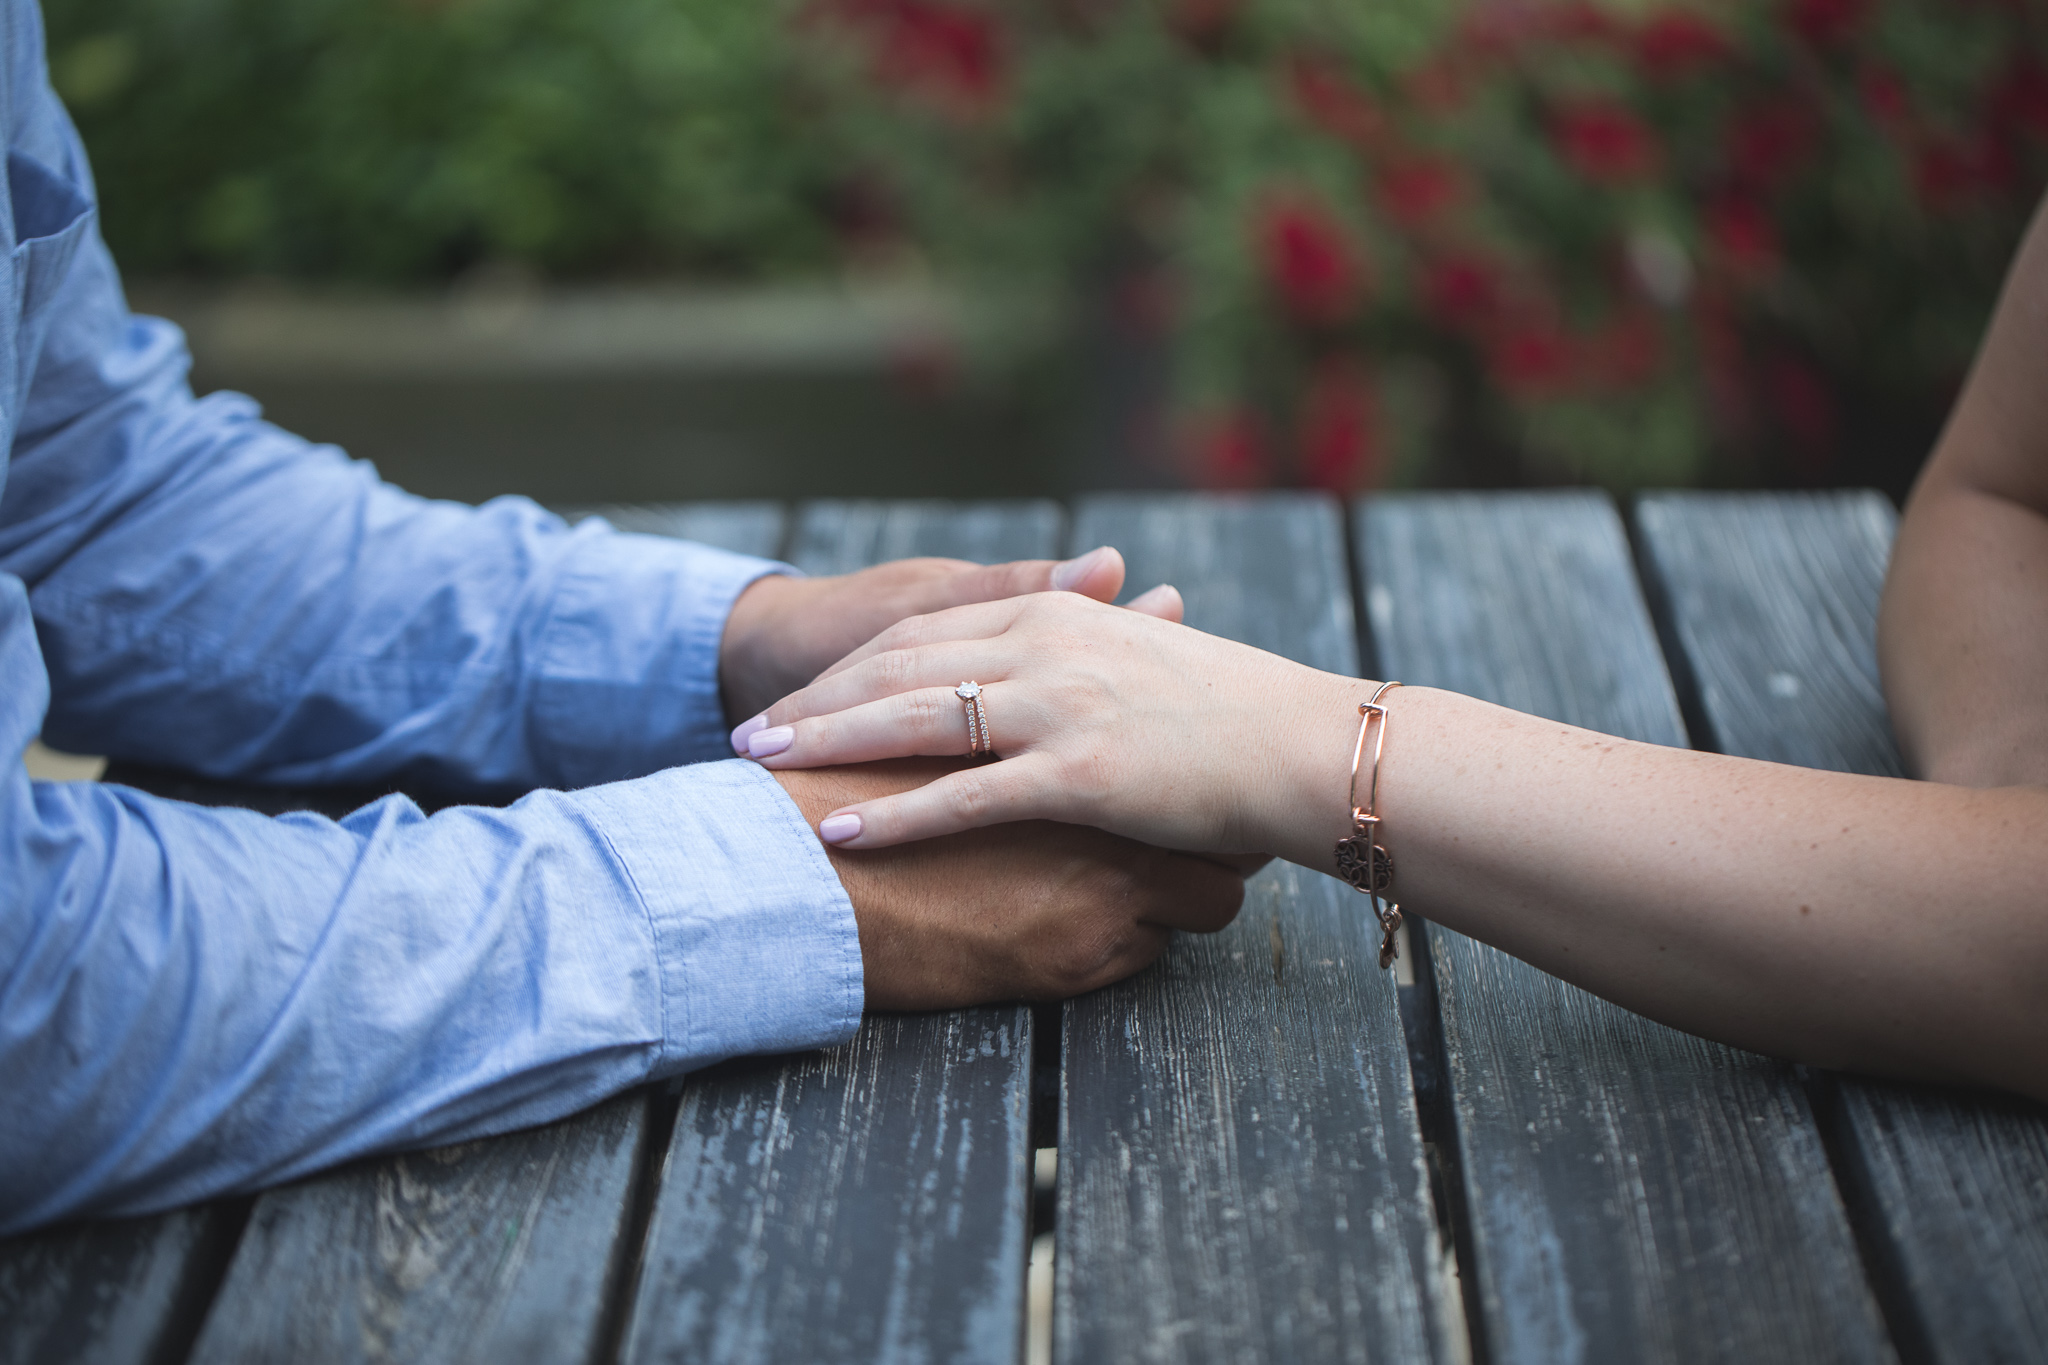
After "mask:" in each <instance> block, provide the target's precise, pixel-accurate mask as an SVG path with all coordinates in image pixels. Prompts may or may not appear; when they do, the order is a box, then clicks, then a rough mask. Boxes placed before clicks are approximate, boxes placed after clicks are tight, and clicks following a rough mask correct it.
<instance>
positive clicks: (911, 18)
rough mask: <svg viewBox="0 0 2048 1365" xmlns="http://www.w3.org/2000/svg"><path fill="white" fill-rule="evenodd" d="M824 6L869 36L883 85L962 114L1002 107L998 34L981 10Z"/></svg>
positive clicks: (865, 2)
mask: <svg viewBox="0 0 2048 1365" xmlns="http://www.w3.org/2000/svg"><path fill="white" fill-rule="evenodd" d="M825 8H826V10H827V11H828V12H830V13H833V14H836V15H837V16H838V17H840V18H842V19H844V20H845V21H847V22H848V23H850V24H853V25H855V26H858V27H861V28H864V29H866V30H867V31H868V32H869V34H870V35H871V39H872V42H873V69H874V77H875V80H876V81H877V82H879V83H881V84H882V85H885V86H890V87H897V86H900V87H903V88H905V89H909V90H915V91H917V92H919V93H921V94H923V95H926V96H928V97H930V98H932V99H934V100H936V101H937V102H939V103H940V104H941V105H943V106H944V107H946V108H948V109H950V110H952V111H953V112H955V113H958V114H962V115H966V116H979V115H982V114H985V113H987V112H989V111H990V110H991V109H993V108H994V107H995V106H996V105H998V104H999V103H1001V100H1002V95H1003V85H1004V79H1005V71H1004V64H1003V53H1002V35H1001V32H1000V31H999V30H998V28H997V26H996V21H995V18H994V16H992V15H990V14H989V13H988V12H986V11H985V10H981V9H977V8H974V7H971V6H968V5H964V4H958V3H949V2H948V0H826V4H825Z"/></svg>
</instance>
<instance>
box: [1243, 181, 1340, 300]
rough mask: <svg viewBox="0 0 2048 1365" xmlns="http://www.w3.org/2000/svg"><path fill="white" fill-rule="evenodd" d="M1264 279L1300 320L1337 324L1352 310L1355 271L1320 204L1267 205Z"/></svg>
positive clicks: (1336, 226)
mask: <svg viewBox="0 0 2048 1365" xmlns="http://www.w3.org/2000/svg"><path fill="white" fill-rule="evenodd" d="M1259 248H1260V252H1261V254H1262V257H1263V259H1264V261H1265V266H1266V275H1267V277H1268V278H1269V279H1270V280H1271V281H1272V282H1273V287H1274V288H1275V289H1276V290H1278V291H1279V294H1280V298H1281V300H1282V301H1283V302H1284V303H1285V304H1286V305H1287V311H1288V312H1290V313H1292V314H1293V315H1294V316H1295V318H1297V319H1298V320H1300V321H1302V322H1308V323H1318V324H1329V323H1336V322H1342V321H1343V320H1344V319H1345V318H1346V317H1349V316H1350V314H1351V312H1352V310H1353V308H1355V307H1356V306H1357V303H1358V295H1359V271H1358V267H1357V265H1356V264H1355V263H1354V261H1353V259H1352V254H1351V248H1350V245H1349V244H1348V243H1347V242H1346V241H1345V239H1344V229H1343V226H1342V225H1341V224H1340V223H1338V222H1337V220H1336V218H1335V216H1334V215H1332V214H1331V213H1330V211H1329V209H1328V208H1326V207H1324V206H1323V205H1322V204H1321V203H1320V202H1318V201H1316V200H1313V199H1309V198H1305V197H1300V196H1296V197H1291V198H1287V199H1283V200H1276V201H1273V202H1271V203H1269V204H1268V205H1267V207H1266V208H1265V210H1264V212H1263V214H1262V216H1261V220H1260V223H1259Z"/></svg>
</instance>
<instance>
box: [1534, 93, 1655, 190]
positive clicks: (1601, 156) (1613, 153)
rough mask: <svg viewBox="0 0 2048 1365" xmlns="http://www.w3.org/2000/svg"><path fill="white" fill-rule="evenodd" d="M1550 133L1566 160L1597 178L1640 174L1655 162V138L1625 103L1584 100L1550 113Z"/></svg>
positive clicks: (1606, 180)
mask: <svg viewBox="0 0 2048 1365" xmlns="http://www.w3.org/2000/svg"><path fill="white" fill-rule="evenodd" d="M1550 131H1551V137H1552V138H1553V140H1554V141H1555V142H1556V143H1557V149H1558V152H1559V153H1560V154H1561V155H1562V156H1563V157H1564V159H1565V161H1566V163H1567V164H1569V165H1570V166H1571V168H1572V169H1573V170H1575V171H1577V172H1578V173H1579V174H1580V175H1582V176H1584V177H1585V178H1586V179H1588V180H1591V181H1593V182H1594V183H1596V184H1602V185H1618V184H1623V183H1626V182H1628V181H1632V180H1641V179H1642V178H1643V177H1645V176H1647V175H1648V174H1649V173H1650V172H1651V171H1652V170H1653V169H1654V168H1655V166H1656V164H1657V142H1656V139H1655V138H1654V137H1653V136H1652V135H1651V133H1650V130H1649V128H1648V127H1646V126H1645V125H1644V123H1643V121H1642V120H1641V119H1639V118H1637V117H1636V115H1635V112H1634V111H1633V110H1631V109H1630V108H1628V106H1626V105H1624V104H1619V103H1616V102H1614V101H1612V100H1584V101H1580V102H1578V103H1574V104H1567V105H1564V106H1561V107H1560V108H1559V109H1558V110H1557V111H1556V112H1555V113H1554V114H1552V116H1551V120H1550Z"/></svg>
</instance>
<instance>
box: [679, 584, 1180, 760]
mask: <svg viewBox="0 0 2048 1365" xmlns="http://www.w3.org/2000/svg"><path fill="white" fill-rule="evenodd" d="M1123 585H1124V561H1123V556H1122V555H1120V554H1118V553H1117V552H1116V551H1115V550H1112V549H1110V548H1108V547H1107V546H1104V547H1103V548H1102V549H1099V550H1091V551H1089V552H1088V553H1087V554H1085V555H1082V556H1081V557H1080V558H1078V559H1069V560H1066V561H1064V562H1062V561H1058V560H1051V559H1021V560H1017V561H1016V562H1014V563H1010V564H991V565H986V566H984V565H980V564H970V563H968V562H967V561H965V560H962V559H899V560H897V561H895V562H894V563H890V564H877V565H876V566H875V567H873V568H871V569H862V570H861V571H860V572H858V573H849V574H840V575H838V576H837V577H833V578H790V577H788V576H786V575H781V574H772V575H770V576H768V577H766V578H761V579H756V580H755V581H754V582H753V583H751V584H749V585H748V586H747V589H746V591H744V592H742V593H741V594H740V595H739V600H738V601H736V602H734V603H733V606H732V614H731V615H730V616H728V617H727V618H726V622H725V635H724V637H723V638H722V639H721V640H720V642H719V647H718V686H719V691H720V692H721V694H722V695H723V698H724V701H725V715H726V721H727V723H728V724H731V725H738V724H739V723H740V722H741V721H744V720H746V719H748V718H749V717H751V716H757V715H759V714H760V713H761V712H763V711H765V710H767V709H768V707H769V705H770V704H771V703H773V702H774V701H776V700H778V699H779V698H782V697H785V696H788V695H789V694H790V693H791V692H794V691H796V690H797V689H798V688H799V687H802V686H803V685H804V684H806V683H808V682H810V680H811V679H813V678H815V677H817V676H818V674H819V673H821V672H822V671H824V669H825V668H826V667H827V666H828V665H830V664H832V663H835V662H837V661H838V660H839V659H841V658H842V657H844V656H845V655H847V654H849V653H851V652H852V651H853V650H855V649H857V648H859V647H860V646H861V645H864V644H866V643H867V642H868V641H869V640H871V639H873V638H874V637H875V636H876V635H878V634H880V633H881V632H882V631H883V630H885V629H887V628H888V627H890V626H893V625H895V624H896V623H897V622H898V621H901V620H902V619H904V618H905V617H906V616H922V615H924V614H925V613H927V612H934V611H943V610H945V609H946V608H947V607H957V606H962V605H964V604H966V603H969V602H989V601H994V600H995V599H997V598H1002V597H1015V596H1017V595H1018V594H1019V593H1027V592H1046V591H1049V590H1055V589H1056V590H1060V591H1064V592H1078V593H1081V594H1083V595H1084V596H1088V597H1092V598H1094V599H1095V600H1096V601H1098V602H1109V601H1113V600H1115V598H1116V595H1117V593H1118V592H1119V591H1121V590H1122V588H1123ZM1131 605H1132V606H1133V607H1135V608H1137V609H1138V610H1141V611H1146V612H1149V613H1150V614H1151V615H1154V616H1167V617H1169V618H1170V619H1172V620H1176V621H1177V620H1179V619H1180V615H1179V613H1180V598H1179V596H1178V594H1175V593H1173V592H1172V590H1171V589H1168V590H1167V591H1166V592H1165V593H1164V594H1163V595H1160V596H1157V597H1155V595H1154V594H1151V593H1148V594H1146V595H1145V597H1143V598H1141V599H1139V601H1137V602H1134V603H1132V604H1131Z"/></svg>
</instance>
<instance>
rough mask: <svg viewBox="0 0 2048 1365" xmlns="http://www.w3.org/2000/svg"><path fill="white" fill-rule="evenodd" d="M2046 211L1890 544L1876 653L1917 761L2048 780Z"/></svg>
mask: <svg viewBox="0 0 2048 1365" xmlns="http://www.w3.org/2000/svg"><path fill="white" fill-rule="evenodd" d="M2044 363H2048V208H2044V211H2043V212H2042V213H2039V214H2037V215H2036V216H2035V220H2034V223H2033V226H2032V228H2031V229H2030V230H2029V231H2028V233H2027V239H2026V241H2025V243H2024V244H2022V246H2021V248H2020V252H2019V255H2018V257H2017V258H2016V259H2015V260H2014V262H2013V267H2012V271H2011V274H2010V275H2009V277H2008V278H2007V280H2006V283H2005V289H2004V291H2003V293H2002V294H2001V296H2000V298H1999V302H1998V310H1997V312H1996V314H1995V315H1994V316H1993V318H1992V322H1991V328H1990V330H1989V332H1988V333H1987V334H1986V335H1985V338H1984V345H1983V348H1982V350H1981V351H1980V352H1979V354H1978V356H1977V363H1976V365H1975V366H1974V367H1973V369H1972V370H1971V373H1970V377H1969V382H1968V383H1967V384H1965V385H1964V388H1963V392H1962V396H1961V397H1960V398H1959V399H1958V400H1957V402H1956V408H1955V412H1954V414H1953V415H1952V416H1951V417H1950V418H1949V422H1948V426H1947V429H1946V430H1944V431H1943V432H1942V435H1941V441H1940V443H1939V445H1938V446H1937V447H1936V448H1935V452H1934V455H1933V457H1932V458H1931V459H1930V460H1929V461H1928V463H1927V468H1926V469H1925V471H1923V472H1922V474H1921V476H1920V481H1919V483H1918V484H1917V485H1916V486H1915V488H1914V490H1913V496H1912V498H1911V499H1910V500H1909V501H1908V503H1907V505H1906V514H1905V517H1904V518H1903V519H1902V521H1901V522H1900V525H1899V537H1898V541H1897V543H1896V544H1895V545H1894V546H1893V550H1892V563H1891V570H1890V573H1889V574H1888V575H1887V577H1886V580H1885V590H1884V603H1883V608H1882V611H1881V613H1880V616H1879V622H1878V659H1879V662H1880V664H1881V665H1882V668H1883V672H1884V685H1885V697H1886V700H1887V701H1888V702H1889V704H1890V707H1891V714H1892V723H1893V727H1894V728H1895V729H1896V731H1897V732H1898V736H1899V743H1900V747H1901V748H1903V749H1904V750H1905V754H1906V759H1907V762H1908V764H1909V765H1910V767H1911V769H1912V771H1913V772H1914V773H1916V774H1917V775H1919V776H1922V777H1926V778H1930V779H1933V780H1935V781H1942V782H1956V783H1961V784H1963V785H1965V786H1982V787H1990V786H2001V785H2005V784H2008V783H2014V782H2030V783H2042V782H2048V383H2044V382H2043V380H2044V377H2048V375H2044V369H2043V366H2044Z"/></svg>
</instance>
